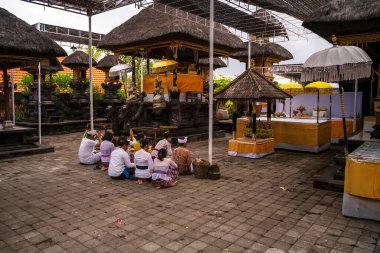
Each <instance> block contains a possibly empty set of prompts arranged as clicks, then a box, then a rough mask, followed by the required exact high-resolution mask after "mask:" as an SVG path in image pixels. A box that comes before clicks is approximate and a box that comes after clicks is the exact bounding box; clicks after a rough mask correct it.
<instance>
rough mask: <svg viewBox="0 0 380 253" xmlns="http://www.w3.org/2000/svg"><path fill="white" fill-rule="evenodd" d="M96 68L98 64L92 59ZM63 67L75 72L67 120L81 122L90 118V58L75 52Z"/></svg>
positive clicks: (81, 52)
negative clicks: (88, 90)
mask: <svg viewBox="0 0 380 253" xmlns="http://www.w3.org/2000/svg"><path fill="white" fill-rule="evenodd" d="M92 64H93V65H94V66H95V65H96V64H97V62H96V61H95V60H94V59H92ZM62 65H63V66H66V67H68V68H71V69H72V70H73V81H72V83H71V85H70V87H71V88H72V93H71V95H70V100H69V103H68V104H69V111H67V112H66V118H67V119H74V120H80V119H85V118H89V117H90V107H89V104H90V100H89V94H88V93H87V92H86V91H87V88H88V87H89V85H90V83H89V81H88V80H87V77H86V71H87V69H88V68H89V56H88V54H86V53H84V52H83V51H79V50H78V51H75V52H74V53H72V54H70V55H69V56H67V57H66V58H65V59H64V60H63V61H62Z"/></svg>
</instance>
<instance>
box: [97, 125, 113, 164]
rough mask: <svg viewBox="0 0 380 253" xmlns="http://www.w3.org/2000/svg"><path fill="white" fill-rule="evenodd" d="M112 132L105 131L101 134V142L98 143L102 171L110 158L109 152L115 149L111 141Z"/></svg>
mask: <svg viewBox="0 0 380 253" xmlns="http://www.w3.org/2000/svg"><path fill="white" fill-rule="evenodd" d="M112 139H113V134H112V133H111V132H106V133H105V134H104V136H103V141H102V144H100V154H101V161H102V171H106V170H108V165H109V163H110V159H111V153H112V151H114V150H115V145H114V144H113V143H112Z"/></svg>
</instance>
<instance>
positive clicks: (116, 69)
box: [109, 64, 132, 77]
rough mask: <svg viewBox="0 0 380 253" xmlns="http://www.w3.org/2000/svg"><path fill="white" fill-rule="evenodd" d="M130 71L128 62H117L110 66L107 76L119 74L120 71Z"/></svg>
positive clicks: (130, 67)
mask: <svg viewBox="0 0 380 253" xmlns="http://www.w3.org/2000/svg"><path fill="white" fill-rule="evenodd" d="M131 71H132V66H131V65H129V64H118V65H115V66H113V67H112V68H110V71H109V76H110V77H115V76H120V75H121V73H123V72H124V73H127V72H131Z"/></svg>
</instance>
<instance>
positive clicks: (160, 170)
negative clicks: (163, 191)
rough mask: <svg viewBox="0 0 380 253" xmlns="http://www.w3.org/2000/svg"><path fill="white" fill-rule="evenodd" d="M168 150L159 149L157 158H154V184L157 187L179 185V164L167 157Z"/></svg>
mask: <svg viewBox="0 0 380 253" xmlns="http://www.w3.org/2000/svg"><path fill="white" fill-rule="evenodd" d="M166 155H167V151H166V149H164V148H162V149H160V150H159V151H158V154H157V158H156V159H154V169H153V173H152V184H153V186H154V187H156V188H166V187H171V186H176V185H177V181H176V179H177V177H178V175H179V171H178V166H177V164H176V163H175V162H174V161H173V160H172V159H171V158H168V157H166Z"/></svg>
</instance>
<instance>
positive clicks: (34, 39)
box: [0, 8, 66, 158]
mask: <svg viewBox="0 0 380 253" xmlns="http://www.w3.org/2000/svg"><path fill="white" fill-rule="evenodd" d="M59 56H66V52H65V51H64V50H63V49H62V48H61V47H60V46H59V45H58V44H56V43H55V42H54V41H52V40H50V39H49V38H47V37H46V36H44V35H41V34H40V33H39V32H38V31H37V30H36V29H34V28H33V27H31V26H30V25H29V24H27V23H26V22H24V21H23V20H21V19H19V18H17V17H16V16H14V15H13V14H11V13H9V12H8V11H6V10H4V9H2V8H0V67H1V69H2V71H3V75H4V77H3V80H4V82H3V87H4V110H1V111H4V120H3V124H2V125H3V126H2V129H1V127H0V146H1V147H2V149H1V151H0V158H6V157H15V156H20V155H27V154H30V153H45V152H51V151H54V148H51V147H48V146H37V145H35V142H37V141H38V139H39V140H40V144H41V138H38V137H37V136H36V134H37V131H36V129H32V128H21V127H13V124H12V121H10V119H11V118H10V111H9V108H10V106H9V105H10V103H9V101H10V99H9V97H10V96H9V95H10V91H9V79H8V73H7V70H8V69H10V68H15V67H20V66H23V65H24V66H25V65H27V64H35V65H37V64H38V62H42V61H46V60H47V59H49V58H51V57H59ZM39 133H41V128H40V127H39ZM39 135H40V134H39Z"/></svg>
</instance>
